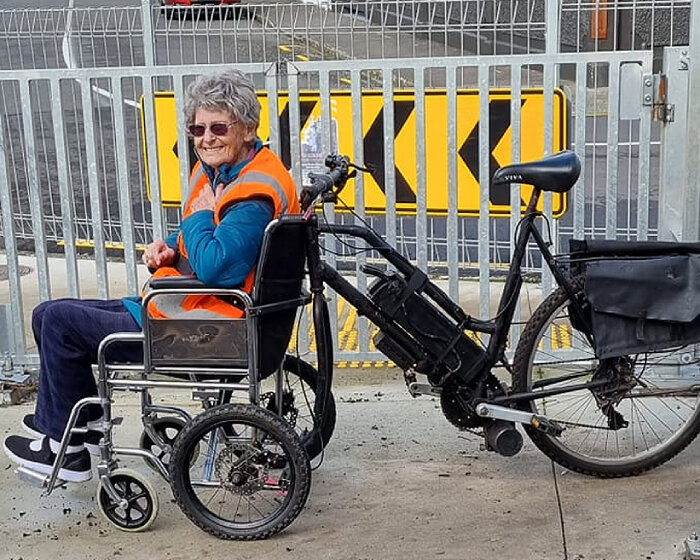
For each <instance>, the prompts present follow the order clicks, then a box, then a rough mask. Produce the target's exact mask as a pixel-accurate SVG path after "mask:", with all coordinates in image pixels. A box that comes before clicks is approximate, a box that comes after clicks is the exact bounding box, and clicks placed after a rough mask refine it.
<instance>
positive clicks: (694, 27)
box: [684, 2, 700, 241]
mask: <svg viewBox="0 0 700 560" xmlns="http://www.w3.org/2000/svg"><path fill="white" fill-rule="evenodd" d="M688 54H689V58H690V61H689V72H688V115H687V127H686V131H687V132H686V141H685V179H686V193H687V195H688V198H687V200H686V201H685V202H686V203H685V217H684V218H685V219H684V222H685V224H686V226H687V227H686V228H684V233H685V240H687V241H691V240H692V241H697V240H698V234H699V233H700V227H699V225H700V211H699V210H698V208H700V174H699V173H698V169H700V136H699V135H698V133H697V131H698V130H700V5H698V3H697V2H693V3H692V5H691V7H690V41H689V45H688Z"/></svg>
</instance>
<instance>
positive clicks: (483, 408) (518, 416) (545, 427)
mask: <svg viewBox="0 0 700 560" xmlns="http://www.w3.org/2000/svg"><path fill="white" fill-rule="evenodd" d="M476 413H477V414H478V415H479V416H481V417H482V418H492V419H494V420H506V421H507V422H517V423H519V424H528V425H530V426H532V427H534V428H535V429H537V430H539V431H541V432H544V433H545V434H552V435H554V436H558V435H559V434H561V433H562V432H563V431H564V428H562V427H561V426H560V425H559V424H557V423H556V422H553V421H552V420H548V419H547V418H545V417H544V416H539V415H537V414H533V413H532V412H524V411H522V410H513V409H512V408H508V407H506V406H498V405H495V404H487V403H480V404H478V405H476Z"/></svg>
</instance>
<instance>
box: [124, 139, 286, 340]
mask: <svg viewBox="0 0 700 560" xmlns="http://www.w3.org/2000/svg"><path fill="white" fill-rule="evenodd" d="M261 147H262V143H261V142H260V141H259V140H258V141H256V144H255V152H256V153H257V152H258V151H259V150H260V148H261ZM249 161H250V160H246V161H243V162H241V163H239V164H238V165H236V166H222V168H221V169H220V170H219V173H218V175H217V176H214V172H213V169H212V168H211V167H209V166H208V165H206V164H204V163H202V166H203V167H204V169H205V171H206V172H207V175H209V179H210V183H211V185H212V188H213V189H216V187H217V186H218V185H219V184H221V183H224V184H228V183H230V182H231V181H234V180H235V179H236V178H237V177H238V174H239V173H240V171H241V169H243V167H245V165H247V164H248V162H249ZM273 215H274V209H273V207H272V204H271V203H270V202H268V201H266V200H247V201H243V202H239V203H237V204H234V205H232V206H231V207H230V208H228V209H227V210H226V213H225V214H224V215H223V217H222V219H221V221H220V222H219V225H218V227H217V226H216V224H215V223H214V212H213V211H211V210H199V211H198V212H194V213H193V214H191V215H190V216H189V217H187V218H186V219H185V220H183V221H182V223H181V224H180V226H179V227H178V228H177V229H176V230H175V231H174V232H173V233H171V234H170V235H169V236H168V237H167V238H166V239H165V242H166V243H167V244H168V245H169V246H170V247H172V248H173V249H175V250H176V251H177V236H178V233H179V232H180V231H182V237H183V241H184V244H185V248H186V249H187V255H188V259H189V262H190V265H191V266H192V270H193V271H194V273H195V275H196V276H197V278H199V279H200V280H201V281H202V282H204V283H205V284H206V285H208V286H211V287H215V288H235V287H236V286H239V285H241V284H242V283H243V281H244V280H245V278H246V276H248V274H249V273H250V271H251V269H252V268H253V267H254V266H255V263H256V262H257V260H258V256H259V254H260V247H261V246H262V240H263V235H264V233H265V228H266V227H267V224H268V223H270V220H271V219H272V216H273ZM122 301H123V302H124V306H125V307H126V308H127V309H128V310H129V312H130V313H131V314H132V315H133V316H134V318H135V319H136V321H137V322H138V324H139V325H140V326H142V327H143V325H142V324H141V298H140V297H130V298H124V299H123V300H122Z"/></svg>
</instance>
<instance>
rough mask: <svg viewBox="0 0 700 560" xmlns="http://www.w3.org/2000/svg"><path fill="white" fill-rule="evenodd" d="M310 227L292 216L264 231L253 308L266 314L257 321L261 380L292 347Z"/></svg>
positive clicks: (275, 367)
mask: <svg viewBox="0 0 700 560" xmlns="http://www.w3.org/2000/svg"><path fill="white" fill-rule="evenodd" d="M308 227H309V226H308V222H307V221H305V220H303V219H302V218H301V216H297V215H289V216H282V217H281V218H279V219H277V220H274V221H273V222H271V223H270V225H268V227H267V229H266V230H265V237H264V239H263V245H262V249H261V251H260V259H259V260H258V267H257V270H256V275H255V286H254V288H253V294H252V295H253V305H254V307H256V308H259V309H262V311H263V312H262V314H261V315H260V318H259V321H258V375H259V376H260V377H261V378H263V377H266V376H268V375H270V374H271V373H273V372H274V371H275V370H276V369H277V368H278V367H279V365H280V364H281V363H282V360H283V359H284V354H285V352H286V351H287V347H288V346H289V339H290V338H291V335H292V330H293V329H294V320H295V319H296V313H297V308H298V305H299V303H297V305H294V301H295V300H299V298H300V297H301V296H302V282H303V279H304V266H305V263H306V235H307V228H308ZM285 302H289V303H290V305H287V306H285V305H284V303H285ZM274 304H279V308H277V309H276V307H277V306H276V305H274ZM265 306H270V308H269V310H268V309H266V308H265Z"/></svg>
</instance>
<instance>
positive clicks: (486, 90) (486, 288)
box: [477, 63, 491, 317]
mask: <svg viewBox="0 0 700 560" xmlns="http://www.w3.org/2000/svg"><path fill="white" fill-rule="evenodd" d="M489 85H490V82H489V65H488V63H482V64H480V65H479V223H478V226H477V228H478V231H479V233H478V235H479V240H478V246H479V314H480V315H481V317H490V316H491V282H490V271H491V266H490V265H491V254H490V245H491V236H490V233H489V222H490V217H489V193H490V185H491V166H490V160H491V150H490V148H489V136H490V133H491V126H490V120H489V119H490V111H489V102H490V99H489V94H490V87H489Z"/></svg>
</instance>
